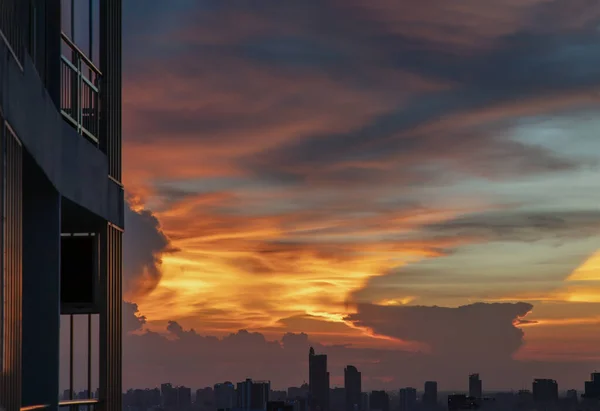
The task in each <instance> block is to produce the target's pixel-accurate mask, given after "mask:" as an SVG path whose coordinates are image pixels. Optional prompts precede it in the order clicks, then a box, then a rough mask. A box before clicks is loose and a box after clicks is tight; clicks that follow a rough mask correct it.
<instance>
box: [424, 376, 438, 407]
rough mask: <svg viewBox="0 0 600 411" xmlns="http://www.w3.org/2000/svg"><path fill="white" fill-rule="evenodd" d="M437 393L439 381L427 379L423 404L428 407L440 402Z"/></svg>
mask: <svg viewBox="0 0 600 411" xmlns="http://www.w3.org/2000/svg"><path fill="white" fill-rule="evenodd" d="M437 393H438V386H437V381H426V382H425V393H424V394H423V405H424V406H425V407H427V408H432V407H435V406H436V405H437V402H438V399H437Z"/></svg>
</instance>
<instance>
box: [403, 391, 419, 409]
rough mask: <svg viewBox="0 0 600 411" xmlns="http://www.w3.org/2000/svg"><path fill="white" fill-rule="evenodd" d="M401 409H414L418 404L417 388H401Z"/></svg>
mask: <svg viewBox="0 0 600 411" xmlns="http://www.w3.org/2000/svg"><path fill="white" fill-rule="evenodd" d="M399 399H400V411H414V410H415V408H416V406H417V390H416V388H411V387H407V388H402V389H401V390H400V398H399Z"/></svg>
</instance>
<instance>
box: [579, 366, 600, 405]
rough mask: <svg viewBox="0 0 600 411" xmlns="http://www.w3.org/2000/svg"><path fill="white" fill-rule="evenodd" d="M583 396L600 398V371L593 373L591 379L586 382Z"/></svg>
mask: <svg viewBox="0 0 600 411" xmlns="http://www.w3.org/2000/svg"><path fill="white" fill-rule="evenodd" d="M583 398H587V399H600V373H598V372H595V373H592V375H591V377H590V380H589V381H586V382H585V391H584V393H583Z"/></svg>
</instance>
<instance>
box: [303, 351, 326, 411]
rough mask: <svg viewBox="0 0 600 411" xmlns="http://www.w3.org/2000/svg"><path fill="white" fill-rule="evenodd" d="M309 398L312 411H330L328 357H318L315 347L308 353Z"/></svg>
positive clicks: (321, 355)
mask: <svg viewBox="0 0 600 411" xmlns="http://www.w3.org/2000/svg"><path fill="white" fill-rule="evenodd" d="M308 396H309V398H308V400H309V404H310V410H311V411H329V372H328V371H327V355H325V354H320V355H316V354H315V349H314V348H313V347H310V350H309V353H308Z"/></svg>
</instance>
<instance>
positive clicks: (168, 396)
mask: <svg viewBox="0 0 600 411" xmlns="http://www.w3.org/2000/svg"><path fill="white" fill-rule="evenodd" d="M160 396H161V405H162V407H163V408H164V409H166V410H171V409H175V408H177V388H175V387H173V385H172V384H171V383H165V384H161V385H160Z"/></svg>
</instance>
